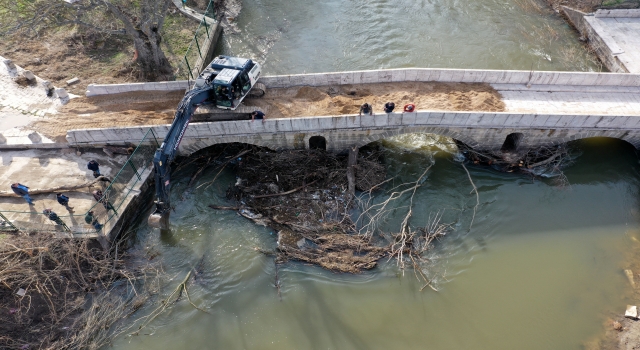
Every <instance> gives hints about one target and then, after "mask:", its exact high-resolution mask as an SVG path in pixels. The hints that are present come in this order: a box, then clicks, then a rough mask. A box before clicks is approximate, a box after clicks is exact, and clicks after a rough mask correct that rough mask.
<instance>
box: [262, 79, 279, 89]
mask: <svg viewBox="0 0 640 350" xmlns="http://www.w3.org/2000/svg"><path fill="white" fill-rule="evenodd" d="M258 82H260V83H262V84H264V85H265V86H266V87H268V88H273V87H276V86H275V85H277V83H278V78H277V77H275V76H270V77H260V78H259V79H258Z"/></svg>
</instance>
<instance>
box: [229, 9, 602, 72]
mask: <svg viewBox="0 0 640 350" xmlns="http://www.w3.org/2000/svg"><path fill="white" fill-rule="evenodd" d="M242 3H243V9H242V12H241V15H240V16H239V17H238V18H237V20H236V21H235V23H236V24H237V27H236V29H235V30H233V29H225V34H224V35H223V36H222V41H221V45H220V46H219V48H218V52H219V53H225V54H232V55H237V56H241V57H252V58H254V59H256V60H258V61H259V62H262V63H264V73H266V74H269V75H275V74H294V73H317V72H332V71H345V70H362V69H380V68H406V67H409V68H412V67H425V68H467V69H469V68H476V69H522V70H530V69H534V70H565V71H591V70H596V71H597V70H600V66H599V64H596V63H595V59H594V57H593V56H591V55H589V54H587V52H586V50H585V48H584V45H583V44H582V43H581V42H580V41H579V40H577V39H578V34H577V32H575V31H574V30H573V29H571V28H570V27H569V26H568V25H567V23H566V22H565V21H564V20H563V19H562V18H561V17H560V16H559V14H557V13H555V12H554V11H553V10H551V9H550V8H549V6H548V5H546V2H545V1H544V0H474V1H459V0H395V1H391V0H348V1H347V0H323V1H300V0H268V1H267V0H243V1H242Z"/></svg>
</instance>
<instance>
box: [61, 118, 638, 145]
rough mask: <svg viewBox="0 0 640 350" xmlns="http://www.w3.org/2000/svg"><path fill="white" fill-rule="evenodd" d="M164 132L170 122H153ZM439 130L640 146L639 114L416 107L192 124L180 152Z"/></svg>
mask: <svg viewBox="0 0 640 350" xmlns="http://www.w3.org/2000/svg"><path fill="white" fill-rule="evenodd" d="M148 129H149V127H128V128H117V129H83V130H71V131H69V132H68V134H67V140H68V141H69V143H70V144H71V145H73V146H76V145H77V146H83V145H89V144H90V145H93V146H97V145H105V144H122V143H127V142H139V140H141V139H142V138H143V136H144V134H145V133H146V132H147V130H148ZM152 129H153V130H154V132H155V133H156V136H157V137H158V138H160V139H162V138H164V137H165V135H166V134H167V132H168V130H169V125H159V126H154V127H152ZM415 132H424V133H435V134H439V135H444V136H450V137H452V138H455V139H457V140H460V141H462V142H464V143H466V144H468V145H470V146H472V147H475V148H483V149H495V148H500V147H501V146H502V144H503V142H504V140H505V138H506V136H507V135H508V134H510V133H513V132H519V133H522V134H523V135H524V137H523V139H522V141H521V143H520V145H521V146H525V147H526V146H536V145H542V144H556V143H563V142H567V141H571V140H575V139H580V138H586V137H595V136H604V137H615V138H619V139H622V140H626V141H628V142H630V143H631V144H633V145H634V146H636V147H640V117H633V116H594V115H545V114H538V115H533V114H514V113H504V112H496V113H493V112H492V113H473V112H427V111H425V112H416V113H404V114H402V113H391V114H377V115H374V116H358V115H346V116H326V117H305V118H288V119H267V120H265V121H264V123H262V122H251V121H247V120H239V121H224V122H211V123H193V124H190V125H189V128H188V129H187V131H186V133H185V136H184V138H183V140H182V143H181V145H180V148H179V151H180V153H181V154H184V155H187V154H191V153H193V152H195V151H197V150H199V149H202V148H205V147H209V146H211V145H214V144H217V143H228V142H243V143H250V144H255V145H260V146H266V147H269V148H272V149H283V148H307V147H308V145H309V138H310V137H312V136H322V137H324V138H325V139H326V140H327V148H328V149H330V150H342V149H346V148H347V147H349V146H350V145H358V146H363V145H365V144H367V143H370V142H373V141H377V140H379V139H382V138H386V137H389V136H393V135H398V134H405V133H415Z"/></svg>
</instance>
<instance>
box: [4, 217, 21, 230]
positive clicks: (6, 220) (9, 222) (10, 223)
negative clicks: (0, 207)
mask: <svg viewBox="0 0 640 350" xmlns="http://www.w3.org/2000/svg"><path fill="white" fill-rule="evenodd" d="M0 217H1V218H2V220H4V222H6V223H7V224H9V226H11V227H12V228H13V229H14V230H16V231H20V230H18V228H17V227H15V226H14V225H13V223H12V222H11V221H9V219H7V217H6V216H4V215H3V214H2V213H0Z"/></svg>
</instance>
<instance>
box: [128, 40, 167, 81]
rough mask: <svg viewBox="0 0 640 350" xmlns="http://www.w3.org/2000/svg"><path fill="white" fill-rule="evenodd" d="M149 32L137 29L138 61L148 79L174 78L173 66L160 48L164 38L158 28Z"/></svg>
mask: <svg viewBox="0 0 640 350" xmlns="http://www.w3.org/2000/svg"><path fill="white" fill-rule="evenodd" d="M148 34H149V35H147V33H145V32H143V31H142V30H136V33H135V36H134V40H133V44H134V45H135V48H136V50H137V52H138V59H137V60H136V63H137V64H138V65H139V66H140V70H141V71H142V74H144V79H145V80H147V81H159V80H173V78H174V76H173V68H172V67H171V64H170V63H169V60H167V57H166V56H165V55H164V52H163V51H162V49H161V48H160V42H161V40H162V38H161V36H160V33H158V30H157V29H155V28H154V29H152V30H151V31H150V32H149V33H148Z"/></svg>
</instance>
